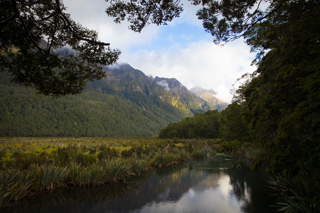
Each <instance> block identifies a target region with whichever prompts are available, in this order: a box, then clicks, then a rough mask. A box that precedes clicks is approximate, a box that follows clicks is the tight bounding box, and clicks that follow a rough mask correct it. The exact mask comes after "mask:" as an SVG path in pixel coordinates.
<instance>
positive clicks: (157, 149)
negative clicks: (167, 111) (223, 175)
mask: <svg viewBox="0 0 320 213" xmlns="http://www.w3.org/2000/svg"><path fill="white" fill-rule="evenodd" d="M220 150H221V145H220V141H219V140H198V139H192V140H191V139H188V140H184V139H171V140H170V139H158V138H95V137H92V138H85V137H79V138H71V137H70V138H66V137H62V138H57V137H52V138H40V137H39V138H34V137H2V138H0V182H1V184H0V208H1V207H4V206H6V205H10V204H13V203H14V202H15V201H18V200H20V199H21V198H23V197H26V196H28V195H31V194H33V193H36V192H39V191H49V190H53V189H55V188H60V187H66V186H95V185H102V184H106V183H112V182H123V181H124V182H125V181H126V180H127V179H128V178H130V177H133V176H139V175H141V174H143V173H145V172H146V171H149V170H152V169H154V168H158V167H163V166H170V165H174V164H178V163H181V162H183V161H186V160H190V159H192V158H206V157H208V156H210V155H215V154H220V153H217V152H218V151H220Z"/></svg>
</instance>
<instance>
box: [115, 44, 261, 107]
mask: <svg viewBox="0 0 320 213" xmlns="http://www.w3.org/2000/svg"><path fill="white" fill-rule="evenodd" d="M252 58H253V54H251V53H250V51H249V47H248V46H247V45H246V44H244V43H243V42H242V41H241V40H238V41H235V42H233V43H229V44H227V45H225V46H224V47H220V46H216V45H214V44H213V43H212V42H211V41H205V40H202V41H199V42H195V43H191V44H190V45H189V46H188V47H187V48H183V49H182V48H180V47H178V46H173V47H171V48H170V49H168V50H166V51H147V50H139V51H137V52H135V53H134V54H126V53H123V54H122V56H121V61H124V62H127V63H129V64H131V65H132V66H133V67H134V68H136V69H140V70H141V71H143V72H144V73H146V74H147V75H153V76H159V77H167V78H176V79H178V80H179V81H180V82H181V83H182V84H183V85H185V86H186V87H188V88H189V89H190V88H192V87H194V86H201V87H203V88H205V89H213V90H214V91H216V92H217V93H218V94H217V97H218V98H220V99H221V100H224V101H227V102H230V101H231V98H232V95H231V94H230V89H231V87H232V84H233V83H234V82H235V81H236V79H237V78H239V77H240V76H241V75H242V74H244V73H247V72H250V73H251V72H253V71H254V70H255V67H251V66H250V64H251V60H252Z"/></svg>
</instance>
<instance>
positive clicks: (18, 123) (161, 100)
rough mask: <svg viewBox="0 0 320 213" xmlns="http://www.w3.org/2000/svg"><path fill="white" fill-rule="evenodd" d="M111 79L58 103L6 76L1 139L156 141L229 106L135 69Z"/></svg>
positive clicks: (111, 74) (115, 71)
mask: <svg viewBox="0 0 320 213" xmlns="http://www.w3.org/2000/svg"><path fill="white" fill-rule="evenodd" d="M104 71H105V72H106V73H107V77H106V78H105V79H102V80H99V81H94V82H89V83H88V85H87V87H86V89H85V90H84V91H83V93H81V94H80V95H77V96H71V95H70V96H65V97H62V98H58V99H53V98H50V97H44V96H41V95H36V94H35V91H34V90H33V89H30V88H25V87H22V86H19V85H16V84H14V83H11V82H10V81H9V80H8V78H9V76H8V74H6V73H4V72H0V114H1V116H0V136H155V135H157V134H158V132H159V131H160V129H162V128H164V127H166V126H167V125H168V124H169V123H172V122H177V121H180V120H181V119H183V118H185V117H187V116H192V114H193V113H197V112H198V113H202V112H205V111H207V110H211V109H218V110H221V109H222V108H224V107H225V106H226V104H225V103H223V102H221V101H219V100H218V99H216V98H215V97H214V92H213V91H212V90H209V91H207V90H204V89H201V88H194V89H192V90H191V91H189V90H188V89H187V88H186V87H185V86H183V85H182V84H181V83H180V82H179V81H178V80H176V79H168V78H159V77H156V78H154V79H152V78H150V77H147V76H146V75H145V74H144V73H143V72H141V71H140V70H137V69H134V68H132V67H131V66H130V65H129V64H120V65H117V66H111V67H104Z"/></svg>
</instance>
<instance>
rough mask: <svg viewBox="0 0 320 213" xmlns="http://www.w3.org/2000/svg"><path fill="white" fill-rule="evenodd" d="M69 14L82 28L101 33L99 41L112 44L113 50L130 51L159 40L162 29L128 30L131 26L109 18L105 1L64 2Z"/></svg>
mask: <svg viewBox="0 0 320 213" xmlns="http://www.w3.org/2000/svg"><path fill="white" fill-rule="evenodd" d="M63 2H64V5H65V6H66V7H67V13H70V14H71V18H72V19H73V20H74V21H76V22H79V23H80V24H81V25H82V26H84V27H87V28H88V29H90V30H95V31H97V32H98V33H99V40H101V41H104V42H107V43H110V44H111V46H110V47H111V48H112V49H114V48H115V49H120V50H121V51H123V52H124V51H129V50H130V49H131V48H132V47H135V46H138V45H141V44H146V43H149V42H151V41H152V40H153V39H156V38H157V35H158V33H159V32H160V30H161V29H160V28H159V27H157V26H155V25H150V26H148V27H146V28H145V29H143V31H142V32H141V33H135V32H133V31H131V30H129V29H128V26H129V24H128V23H127V22H123V23H121V24H116V23H115V22H114V21H113V18H112V17H108V16H107V14H106V13H105V10H106V8H107V6H108V4H107V2H105V1H104V0H93V1H85V0H64V1H63Z"/></svg>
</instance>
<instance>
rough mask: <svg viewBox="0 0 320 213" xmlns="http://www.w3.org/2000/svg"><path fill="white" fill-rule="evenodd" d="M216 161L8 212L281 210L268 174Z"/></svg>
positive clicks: (59, 195) (39, 200)
mask: <svg viewBox="0 0 320 213" xmlns="http://www.w3.org/2000/svg"><path fill="white" fill-rule="evenodd" d="M233 164H234V160H230V159H226V158H223V157H216V158H212V159H209V160H204V161H197V162H192V163H190V164H188V165H185V166H180V167H176V168H170V169H161V170H158V171H156V172H154V173H150V174H148V175H146V176H144V177H142V178H140V179H135V180H134V181H131V182H130V183H128V184H117V185H108V186H103V187H92V188H72V189H68V190H60V191H55V192H53V193H50V194H44V195H41V196H37V197H35V198H34V199H31V200H30V199H29V200H28V201H25V202H21V203H20V204H19V205H15V206H12V207H11V208H8V209H5V210H6V212H26V213H27V212H46V213H50V212H66V213H67V212H68V213H82V212H92V213H100V212H101V213H102V212H104V213H106V212H110V213H111V212H112V213H113V212H134V213H135V212H136V213H143V212H183V213H185V212H186V213H188V212H215V213H220V212H221V213H222V212H223V213H229V212H230V213H233V212H275V210H274V209H270V208H269V205H271V204H272V202H274V200H273V199H272V198H271V197H270V196H268V190H267V188H266V187H265V180H266V178H267V177H266V174H264V173H262V172H259V173H258V172H251V171H250V170H249V169H248V168H246V167H244V166H242V167H241V169H237V168H230V167H232V165H233Z"/></svg>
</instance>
